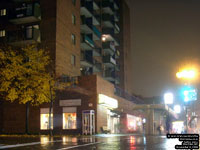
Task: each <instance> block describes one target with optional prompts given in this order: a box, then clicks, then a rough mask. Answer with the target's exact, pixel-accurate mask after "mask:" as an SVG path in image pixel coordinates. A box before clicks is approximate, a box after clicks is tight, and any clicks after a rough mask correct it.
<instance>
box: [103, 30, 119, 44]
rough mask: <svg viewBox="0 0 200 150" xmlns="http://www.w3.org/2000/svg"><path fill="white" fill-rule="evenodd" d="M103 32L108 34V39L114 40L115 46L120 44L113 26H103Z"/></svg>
mask: <svg viewBox="0 0 200 150" xmlns="http://www.w3.org/2000/svg"><path fill="white" fill-rule="evenodd" d="M102 34H103V35H104V36H106V40H107V41H114V42H115V46H119V41H118V40H117V38H116V37H115V32H114V29H113V28H103V29H102Z"/></svg>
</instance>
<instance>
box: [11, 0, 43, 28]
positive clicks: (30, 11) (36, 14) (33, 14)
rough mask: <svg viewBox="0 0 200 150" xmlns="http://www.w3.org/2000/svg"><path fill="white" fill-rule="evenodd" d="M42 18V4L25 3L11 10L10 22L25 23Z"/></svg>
mask: <svg viewBox="0 0 200 150" xmlns="http://www.w3.org/2000/svg"><path fill="white" fill-rule="evenodd" d="M40 20H41V11H40V4H38V3H34V4H24V6H21V7H18V8H16V9H15V10H14V11H11V18H10V22H11V23H14V24H25V23H32V22H38V21H40Z"/></svg>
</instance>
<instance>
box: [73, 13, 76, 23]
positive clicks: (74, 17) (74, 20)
mask: <svg viewBox="0 0 200 150" xmlns="http://www.w3.org/2000/svg"><path fill="white" fill-rule="evenodd" d="M72 24H74V25H75V24H76V16H75V15H74V14H72Z"/></svg>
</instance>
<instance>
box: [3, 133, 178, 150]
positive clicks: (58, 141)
mask: <svg viewBox="0 0 200 150" xmlns="http://www.w3.org/2000/svg"><path fill="white" fill-rule="evenodd" d="M176 144H180V143H179V141H178V140H177V139H167V138H166V136H142V135H124V134H118V135H113V134H106V135H97V136H82V137H69V136H63V137H53V138H49V137H48V136H42V137H40V138H39V137H37V138H16V137H15V138H13V137H12V138H11V137H0V149H8V150H9V149H10V150H69V149H70V150H173V149H175V148H174V147H175V145H176Z"/></svg>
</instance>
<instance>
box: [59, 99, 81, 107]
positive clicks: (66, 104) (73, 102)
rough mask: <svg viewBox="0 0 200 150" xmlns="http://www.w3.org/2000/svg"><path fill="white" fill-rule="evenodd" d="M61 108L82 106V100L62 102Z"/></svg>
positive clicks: (60, 102) (60, 103)
mask: <svg viewBox="0 0 200 150" xmlns="http://www.w3.org/2000/svg"><path fill="white" fill-rule="evenodd" d="M59 105H60V106H81V99H69V100H60V101H59Z"/></svg>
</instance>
